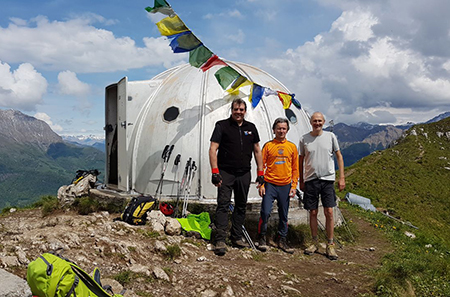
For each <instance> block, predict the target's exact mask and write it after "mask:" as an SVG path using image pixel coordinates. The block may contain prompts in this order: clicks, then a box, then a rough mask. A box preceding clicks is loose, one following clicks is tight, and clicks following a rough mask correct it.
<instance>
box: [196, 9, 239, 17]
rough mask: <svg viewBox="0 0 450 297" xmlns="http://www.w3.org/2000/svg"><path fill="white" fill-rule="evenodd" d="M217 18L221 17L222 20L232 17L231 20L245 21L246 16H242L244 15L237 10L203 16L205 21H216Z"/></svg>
mask: <svg viewBox="0 0 450 297" xmlns="http://www.w3.org/2000/svg"><path fill="white" fill-rule="evenodd" d="M216 17H220V18H226V17H231V18H236V19H243V18H244V16H243V15H242V13H241V12H240V11H239V10H237V9H233V10H228V11H225V12H220V13H215V14H214V13H207V14H205V15H204V16H203V18H204V19H206V20H211V19H214V18H216Z"/></svg>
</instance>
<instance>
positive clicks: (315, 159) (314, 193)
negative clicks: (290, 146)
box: [299, 112, 345, 260]
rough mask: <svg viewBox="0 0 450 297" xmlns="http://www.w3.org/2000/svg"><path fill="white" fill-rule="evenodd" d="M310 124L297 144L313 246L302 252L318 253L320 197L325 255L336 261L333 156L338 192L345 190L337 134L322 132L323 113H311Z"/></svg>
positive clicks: (301, 184) (301, 181)
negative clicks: (337, 176) (323, 223)
mask: <svg viewBox="0 0 450 297" xmlns="http://www.w3.org/2000/svg"><path fill="white" fill-rule="evenodd" d="M310 122H311V125H312V128H313V130H312V131H311V132H309V133H307V134H305V135H303V137H302V139H301V140H300V145H299V150H300V157H299V163H300V189H301V190H302V191H303V192H304V198H303V202H304V206H305V209H307V210H309V211H310V217H309V226H310V228H311V235H312V239H313V244H312V245H311V246H310V247H308V248H307V249H306V250H305V254H308V255H311V254H313V253H315V252H317V251H318V250H319V241H318V236H317V228H318V226H317V213H318V208H319V195H320V197H321V200H322V206H323V210H324V214H325V220H326V222H325V227H326V231H327V237H328V243H327V250H326V254H327V256H328V258H330V259H331V260H337V258H338V256H337V254H336V250H335V248H334V240H333V237H334V219H333V207H335V206H336V198H335V196H336V194H335V191H334V181H335V178H336V174H335V170H334V155H336V159H337V163H338V167H339V180H338V186H339V191H342V190H343V189H344V188H345V177H344V159H343V158H342V154H341V151H340V150H339V144H338V141H337V138H336V135H334V134H333V133H332V132H327V131H323V125H324V124H325V117H324V116H323V114H322V113H320V112H315V113H313V114H312V116H311V119H310Z"/></svg>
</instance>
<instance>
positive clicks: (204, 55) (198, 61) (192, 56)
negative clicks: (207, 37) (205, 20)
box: [189, 45, 213, 68]
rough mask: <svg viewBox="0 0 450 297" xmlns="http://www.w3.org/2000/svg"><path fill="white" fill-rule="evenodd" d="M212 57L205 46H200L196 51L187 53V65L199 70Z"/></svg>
mask: <svg viewBox="0 0 450 297" xmlns="http://www.w3.org/2000/svg"><path fill="white" fill-rule="evenodd" d="M212 56H213V53H212V51H210V50H209V49H208V48H207V47H206V46H204V45H200V46H199V47H197V48H196V49H194V50H192V51H190V52H189V64H191V66H194V67H195V68H200V66H202V65H203V64H205V63H206V61H208V60H209V58H211V57H212Z"/></svg>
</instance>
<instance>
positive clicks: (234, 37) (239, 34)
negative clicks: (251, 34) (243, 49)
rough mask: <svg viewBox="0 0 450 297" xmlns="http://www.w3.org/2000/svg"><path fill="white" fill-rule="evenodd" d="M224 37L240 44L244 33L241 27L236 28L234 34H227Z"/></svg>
mask: <svg viewBox="0 0 450 297" xmlns="http://www.w3.org/2000/svg"><path fill="white" fill-rule="evenodd" d="M226 37H227V38H228V39H229V40H231V41H233V42H235V43H239V44H242V43H244V40H245V33H244V32H243V31H242V30H241V29H238V30H237V32H236V33H235V34H233V35H227V36H226Z"/></svg>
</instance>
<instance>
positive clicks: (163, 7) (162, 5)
mask: <svg viewBox="0 0 450 297" xmlns="http://www.w3.org/2000/svg"><path fill="white" fill-rule="evenodd" d="M145 10H147V11H148V12H150V13H157V12H160V13H162V14H165V15H173V14H175V12H174V11H173V9H172V7H170V5H169V3H167V2H166V1H165V0H155V5H154V6H153V7H150V6H148V7H146V8H145Z"/></svg>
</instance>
